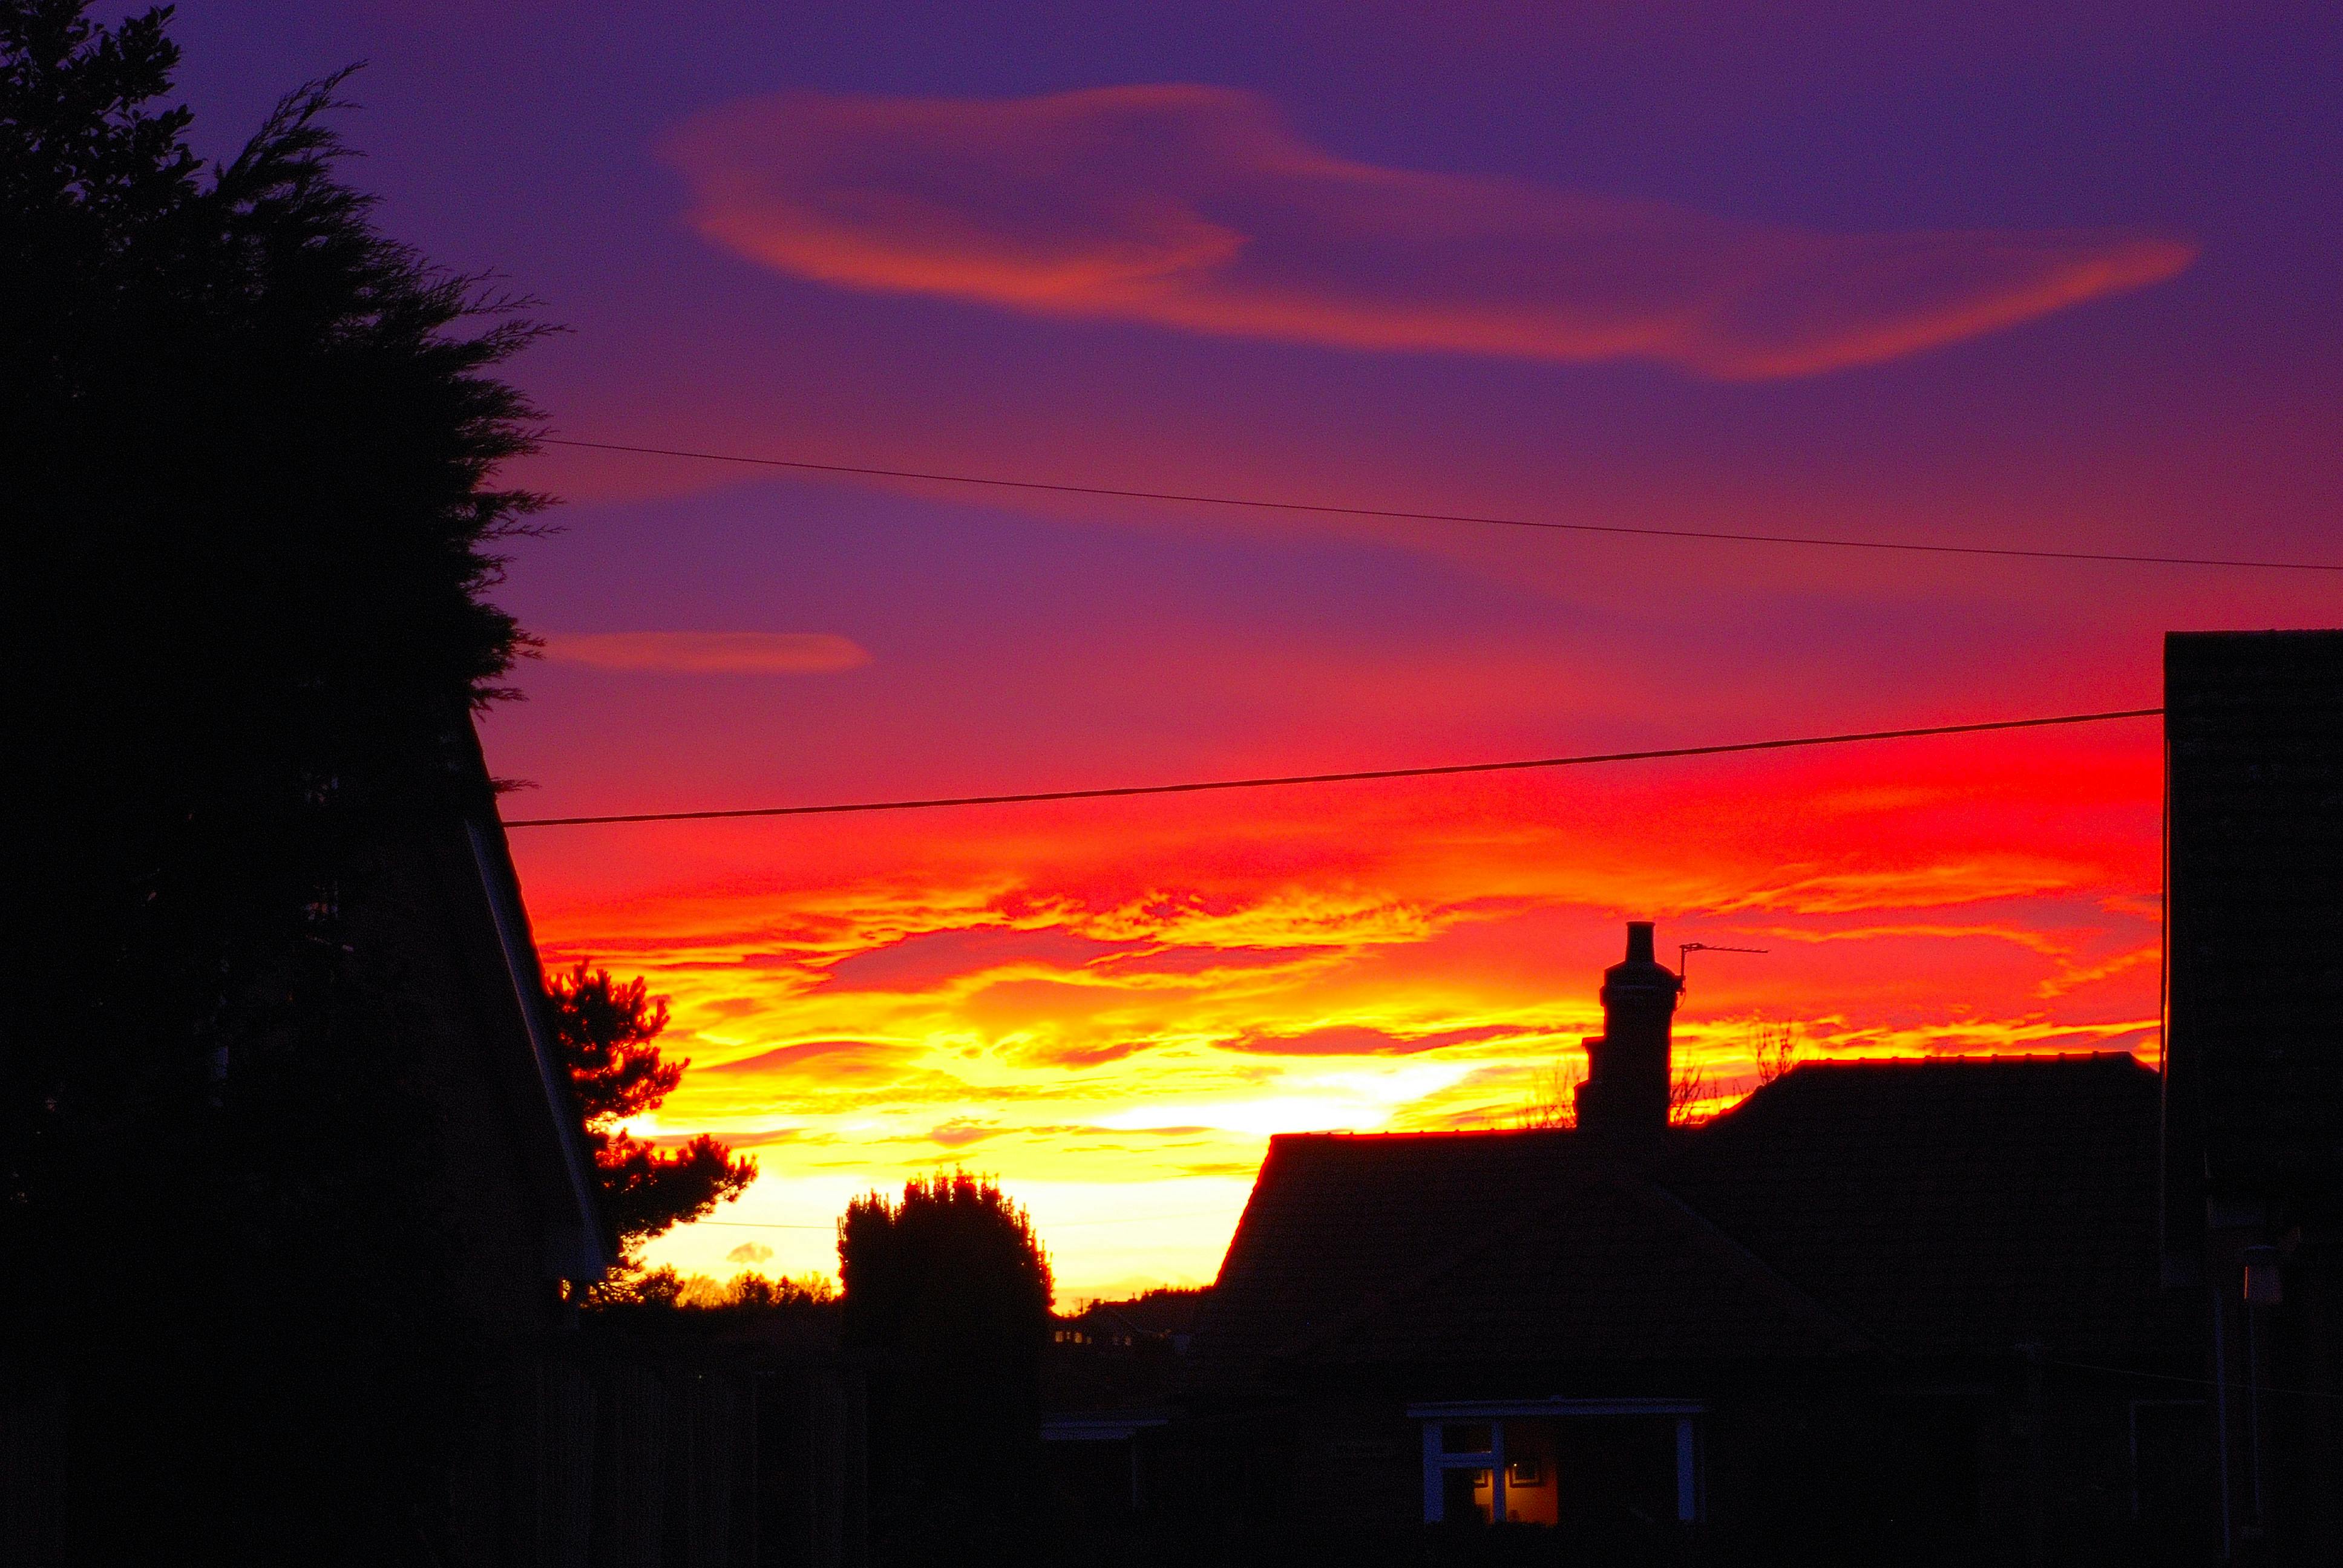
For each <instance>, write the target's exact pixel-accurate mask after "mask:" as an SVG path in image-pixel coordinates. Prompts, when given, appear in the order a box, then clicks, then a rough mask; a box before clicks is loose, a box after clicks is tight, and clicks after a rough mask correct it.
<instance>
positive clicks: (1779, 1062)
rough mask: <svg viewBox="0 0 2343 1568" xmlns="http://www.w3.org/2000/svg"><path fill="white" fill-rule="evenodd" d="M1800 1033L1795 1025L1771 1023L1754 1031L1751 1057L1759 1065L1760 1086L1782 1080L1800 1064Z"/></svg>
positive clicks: (1761, 1023) (1763, 1023)
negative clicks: (1781, 1078)
mask: <svg viewBox="0 0 2343 1568" xmlns="http://www.w3.org/2000/svg"><path fill="white" fill-rule="evenodd" d="M1798 1048H1799V1040H1798V1031H1797V1028H1796V1026H1795V1025H1793V1024H1787V1023H1768V1022H1766V1021H1765V1020H1763V1019H1760V1020H1757V1022H1756V1023H1755V1024H1753V1025H1752V1026H1751V1027H1750V1031H1749V1055H1750V1059H1751V1060H1754V1061H1755V1063H1756V1064H1757V1086H1758V1087H1759V1088H1760V1089H1763V1088H1764V1087H1765V1085H1767V1084H1769V1083H1771V1082H1773V1081H1775V1079H1777V1078H1779V1077H1781V1076H1782V1075H1783V1074H1784V1073H1785V1072H1787V1071H1789V1070H1790V1069H1792V1068H1793V1067H1795V1066H1796V1065H1797V1064H1798Z"/></svg>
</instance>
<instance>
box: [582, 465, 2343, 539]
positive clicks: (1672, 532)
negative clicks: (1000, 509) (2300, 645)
mask: <svg viewBox="0 0 2343 1568" xmlns="http://www.w3.org/2000/svg"><path fill="white" fill-rule="evenodd" d="M538 441H539V442H540V443H541V444H542V445H545V446H548V447H578V448H580V449H583V450H587V451H594V452H631V453H634V454H636V455H637V456H639V457H682V458H688V459H690V460H691V461H694V462H700V463H740V464H746V465H748V466H749V467H759V468H790V469H794V470H796V471H798V472H799V473H806V474H840V475H844V476H848V477H854V478H865V479H913V480H918V481H920V482H921V483H925V484H933V485H978V486H983V487H988V488H991V489H1001V490H1040V491H1046V492H1048V493H1050V494H1052V495H1060V496H1096V497H1102V498H1111V499H1114V500H1121V501H1170V502H1176V503H1179V504H1181V505H1183V506H1195V507H1235V508H1243V509H1245V510H1249V511H1262V512H1307V513H1312V514H1315V515H1318V516H1322V517H1333V518H1378V519H1381V520H1383V521H1390V522H1411V523H1463V524H1469V525H1472V526H1474V527H1478V528H1541V529H1546V530H1550V531H1553V532H1556V533H1571V534H1620V535H1625V536H1628V537H1630V538H1649V539H1705V540H1709V541H1712V542H1718V543H1725V544H1740V545H1788V546H1793V547H1796V548H1812V549H1834V550H1888V551H1900V552H1904V553H1906V554H1917V555H1932V556H1995V557H2002V558H2008V559H2012V560H2029V561H2093V562H2099V563H2102V564H2117V565H2123V566H2151V567H2213V568H2227V569H2230V570H2235V571H2260V572H2343V561H2283V560H2251V559H2241V558H2235V557H2229V556H2160V555H2146V554H2133V553H2129V552H2127V551H2121V550H2044V549H2024V548H2019V547H2017V546H2015V545H1948V544H1941V543H1932V542H1928V541H1924V540H1904V539H1852V538H1839V537H1835V536H1831V535H1808V534H1760V533H1745V532H1740V531H1736V530H1734V529H1727V528H1649V527H1640V526H1635V525H1631V524H1626V523H1562V522H1555V521H1553V520H1551V519H1548V518H1507V517H1495V516H1486V515H1481V514H1476V513H1470V512H1418V511H1410V510H1407V509H1406V508H1399V507H1356V506H1344V505H1342V504H1339V503H1336V502H1331V501H1282V500H1272V499H1270V498H1265V497H1259V496H1214V495H1202V494H1193V493H1190V492H1186V491H1180V490H1137V489H1126V488H1123V487H1120V486H1114V485H1080V484H1074V483H1071V482H1070V481H1061V480H1055V479H1011V478H1001V477H995V476H990V475H983V474H952V473H945V472H942V471H940V470H936V469H924V468H882V467H876V466H873V465H870V464H862V463H824V462H816V461H814V460H813V459H811V458H809V457H749V456H746V455H744V454H741V453H737V452H696V451H692V450H689V449H688V448H684V447H641V446H635V445H632V444H630V443H628V442H624V441H586V440H578V439H575V438H571V437H562V436H540V437H538Z"/></svg>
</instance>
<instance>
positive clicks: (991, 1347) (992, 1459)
mask: <svg viewBox="0 0 2343 1568" xmlns="http://www.w3.org/2000/svg"><path fill="white" fill-rule="evenodd" d="M838 1270H839V1276H840V1280H841V1281H842V1282H844V1286H845V1316H844V1320H843V1322H842V1325H841V1326H842V1330H843V1332H844V1335H845V1340H846V1343H847V1344H848V1345H849V1346H850V1347H853V1348H857V1349H860V1350H863V1351H867V1352H873V1353H874V1356H875V1358H876V1362H875V1367H874V1373H873V1387H872V1395H873V1398H872V1411H871V1452H872V1453H873V1455H874V1456H876V1459H877V1462H879V1463H880V1464H882V1465H883V1466H884V1467H885V1471H886V1473H887V1474H888V1476H889V1477H890V1490H893V1491H894V1493H895V1497H894V1501H892V1502H890V1505H889V1507H888V1508H887V1510H886V1511H885V1513H884V1516H883V1517H882V1518H881V1519H880V1522H879V1524H878V1526H877V1533H878V1534H879V1537H880V1539H879V1543H878V1544H879V1547H880V1552H881V1554H882V1556H883V1557H885V1558H887V1559H889V1560H890V1561H893V1562H897V1563H928V1562H941V1561H968V1560H976V1561H990V1560H994V1559H996V1558H999V1557H1002V1556H1005V1555H1006V1554H1008V1553H1011V1551H1012V1550H1013V1549H1014V1547H1015V1546H1016V1545H1017V1543H1018V1542H1019V1540H1020V1538H1021V1535H1022V1533H1024V1532H1025V1531H1026V1530H1028V1529H1029V1528H1030V1526H1031V1508H1032V1504H1033V1500H1034V1489H1035V1486H1036V1483H1037V1479H1038V1470H1039V1462H1040V1453H1039V1445H1040V1436H1041V1352H1042V1349H1043V1347H1044V1345H1046V1344H1047V1342H1048V1341H1049V1334H1050V1301H1051V1292H1052V1288H1053V1286H1052V1282H1051V1275H1050V1261H1049V1258H1048V1256H1047V1255H1046V1254H1045V1253H1044V1252H1043V1251H1042V1249H1041V1242H1040V1241H1039V1239H1037V1238H1036V1237H1035V1235H1034V1233H1033V1226H1032V1222H1031V1220H1029V1219H1028V1218H1027V1216H1026V1213H1025V1211H1024V1209H1023V1208H1022V1207H1021V1205H1019V1204H1018V1203H1016V1202H1015V1201H1013V1200H1011V1198H1010V1197H1009V1196H1008V1195H1007V1194H1006V1193H1004V1192H1002V1191H1001V1188H1000V1186H999V1185H998V1184H997V1183H996V1182H994V1181H991V1180H990V1179H987V1178H980V1177H975V1176H971V1175H970V1174H969V1173H968V1172H966V1171H951V1172H950V1173H948V1174H947V1173H943V1172H939V1173H937V1174H934V1175H931V1176H928V1177H923V1178H914V1179H913V1180H911V1181H909V1182H907V1183H905V1185H904V1187H903V1196H902V1199H901V1201H894V1202H890V1201H889V1200H888V1198H887V1196H886V1195H885V1194H884V1193H881V1192H870V1193H868V1194H866V1195H865V1196H863V1197H860V1198H858V1199H856V1200H855V1201H853V1202H852V1203H850V1204H849V1205H848V1206H847V1210H846V1213H845V1214H844V1216H843V1217H841V1218H840V1221H839V1222H838ZM971 1554H974V1555H973V1557H971Z"/></svg>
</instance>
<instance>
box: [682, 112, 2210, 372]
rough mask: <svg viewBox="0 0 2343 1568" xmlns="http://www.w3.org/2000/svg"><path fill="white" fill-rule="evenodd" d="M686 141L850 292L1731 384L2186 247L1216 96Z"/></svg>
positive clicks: (775, 240)
mask: <svg viewBox="0 0 2343 1568" xmlns="http://www.w3.org/2000/svg"><path fill="white" fill-rule="evenodd" d="M668 151H669V156H670V157H671V158H672V159H673V160H674V162H675V163H676V164H677V165H678V166H679V167H680V168H681V169H682V170H683V172H684V174H685V175H686V176H687V177H688V178H689V180H690V182H691V185H692V187H693V193H694V198H695V200H694V206H693V209H692V222H693V223H694V225H695V226H697V227H698V229H699V232H700V233H701V234H702V235H703V236H706V237H707V238H709V240H711V241H713V242H714V243H716V244H718V245H720V246H725V247H726V248H728V249H730V250H732V251H735V252H737V253H738V254H739V255H741V256H747V257H749V258H750V259H752V260H755V261H759V262H761V263H764V264H765V265H767V266H772V267H775V268H777V269H779V270H780V271H783V272H788V273H791V274H794V275H797V276H804V277H812V278H818V279H820V280H822V281H825V282H830V283H836V284H842V285H845V286H850V287H856V288H867V289H878V290H889V291H896V292H902V293H916V294H936V295H946V296H951V297H958V298H964V299H976V300H982V301H985V302H987V303H990V304H994V305H1001V306H1006V307H1012V308H1017V309H1022V310H1031V311H1037V312H1042V313H1046V314H1051V315H1061V316H1081V317H1121V318H1125V319H1133V320H1141V321H1150V322H1154V323H1158V324H1160V325H1163V326H1168V327H1182V328H1186V329H1188V330H1192V331H1199V332H1212V333H1222V334H1229V335H1232V336H1242V337H1271V338H1281V339H1286V340H1291V341H1299V342H1308V343H1322V344H1330V345H1335V346H1339V347H1347V348H1363V349H1413V350H1444V351H1451V352H1461V353H1473V354H1492V355H1503V356H1509V357H1519V358H1527V359H1542V360H1553V361H1564V362H1579V361H1592V360H1604V359H1625V358H1635V359H1649V360H1657V361H1661V362H1664V363H1666V364H1671V365H1675V366H1679V367H1684V368H1685V369H1689V370H1693V371H1695V372H1698V373H1700V374H1703V375H1707V376H1713V377H1725V378H1731V379H1750V378H1762V377H1783V376H1803V375H1811V374H1814V373H1816V372H1820V371H1826V370H1835V369H1839V368H1843V367H1847V366H1854V365H1865V364H1873V363H1876V362H1878V361H1880V360H1885V359H1892V358H1896V357H1899V356H1902V355H1906V354H1911V353H1915V352H1917V351H1919V350H1921V349H1925V348H1930V347H1936V346H1937V345H1939V344H1945V343H1950V342H1954V341H1956V340H1958V339H1960V338H1964V337H1974V336H1976V335H1977V334H1979V333H1984V332H1990V331H1994V330H1996V329H1997V328H2000V327H2009V326H2012V325H2015V324H2016V323H2018V322H2021V321H2026V320H2030V319H2032V318H2033V317H2038V316H2043V315H2046V314H2048V313H2050V312H2052V311H2056V310H2059V309H2063V308H2065V307H2067V306H2070V305H2075V304H2078V303H2080V302H2082V301H2084V300H2087V299H2091V298H2095V297H2098V296H2100V295H2105V294H2112V293H2117V292H2120V291H2122V290H2125V289H2130V288H2137V287H2140V286H2145V285H2147V284H2151V283H2157V282H2160V281H2162V280H2163V279H2165V278H2168V277H2170V276H2173V275H2175V274H2176V273H2177V272H2179V271H2181V270H2182V269H2183V268H2184V267H2186V266H2187V265H2188V264H2189V263H2190V262H2191V261H2192V260H2193V259H2194V258H2195V256H2196V254H2197V251H2196V247H2195V246H2193V245H2190V244H2187V243H2186V242H2183V241H2178V240H2174V239H2169V238H2163V237H2157V236H2150V235H2143V234H2137V233H2123V232H2108V231H2081V230H2045V231H2032V232H2003V231H1946V232H1936V233H1916V234H1891V235H1840V234H1825V233H1820V232H1817V231H1814V230H1808V229H1799V228H1793V227H1789V226H1783V225H1777V224H1765V223H1755V222H1749V221H1745V220H1741V219H1735V218H1724V217H1716V216H1710V215H1707V214H1704V213H1699V212H1694V211H1692V210H1690V209H1688V208H1684V207H1680V206H1670V205H1668V204H1665V203H1661V202H1649V201H1632V200H1626V199H1624V198H1620V197H1615V196H1595V195H1589V194H1584V193H1581V192H1574V191H1565V190H1558V189H1554V188H1550V187H1547V186H1538V185H1534V184H1531V183H1529V182H1526V181H1523V180H1517V179H1512V178H1505V177H1498V176H1473V175H1453V174H1433V173H1423V172H1419V171H1415V170H1409V169H1396V168H1384V167H1380V166H1375V165H1372V164H1363V163H1353V162H1351V161H1348V160H1346V159H1343V158H1340V157H1337V156H1333V155H1332V154H1330V153H1326V152H1323V151H1322V150H1320V149H1319V148H1316V147H1313V146H1310V145H1309V144H1308V143H1306V142H1304V141H1302V140H1301V139H1300V138H1299V137H1297V136H1294V135H1293V133H1292V131H1290V130H1289V129H1287V128H1286V127H1285V126H1284V125H1283V124H1282V121H1281V120H1280V119H1279V117H1278V116H1277V115H1276V113H1275V112H1274V110H1273V109H1272V106H1270V105H1269V103H1268V102H1267V101H1266V100H1264V99H1263V98H1262V97H1261V96H1260V95H1256V94H1252V93H1246V92H1240V91H1236V90H1233V89H1230V88H1222V87H1205V86H1190V85H1164V86H1128V87H1104V88H1096V89H1091V90H1089V91H1085V92H1075V93H1061V94H1055V95H1048V96H1043V97H1037V98H1022V99H1012V100H1007V101H982V100H972V99H942V98H857V97H835V96H827V95H808V94H791V95H784V96H780V97H774V98H763V99H757V100H752V101H749V102H746V103H739V104H733V105H729V106H724V107H721V108H718V109H715V110H711V111H709V112H708V113H706V114H703V115H701V116H698V117H696V118H695V119H693V120H691V121H690V122H689V123H688V124H686V125H685V126H683V127H682V128H681V129H680V130H679V132H678V133H677V134H676V136H674V137H673V138H672V139H671V141H670V142H669V148H668Z"/></svg>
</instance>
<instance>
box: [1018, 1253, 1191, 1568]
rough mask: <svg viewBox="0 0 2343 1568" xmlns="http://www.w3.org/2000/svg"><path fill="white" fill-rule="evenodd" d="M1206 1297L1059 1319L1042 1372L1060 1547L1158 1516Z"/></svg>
mask: <svg viewBox="0 0 2343 1568" xmlns="http://www.w3.org/2000/svg"><path fill="white" fill-rule="evenodd" d="M1211 1293H1212V1292H1210V1291H1208V1290H1176V1289H1172V1288H1168V1287H1167V1288H1164V1289H1161V1290H1153V1291H1149V1292H1146V1293H1145V1294H1143V1295H1139V1296H1133V1297H1131V1299H1129V1300H1128V1301H1121V1302H1091V1303H1090V1304H1088V1305H1087V1306H1085V1307H1084V1308H1083V1309H1082V1310H1081V1312H1071V1313H1068V1314H1065V1315H1063V1316H1061V1317H1059V1318H1058V1319H1057V1320H1056V1321H1055V1322H1054V1323H1053V1325H1052V1327H1051V1342H1050V1347H1049V1351H1048V1353H1047V1354H1046V1355H1045V1356H1044V1357H1043V1359H1042V1363H1041V1441H1042V1460H1043V1464H1044V1466H1045V1468H1046V1470H1047V1483H1048V1496H1049V1505H1050V1507H1051V1512H1052V1513H1053V1515H1054V1517H1055V1518H1056V1520H1057V1522H1058V1533H1059V1534H1060V1536H1061V1538H1064V1537H1066V1536H1067V1535H1069V1534H1079V1533H1080V1532H1081V1531H1082V1530H1083V1529H1085V1528H1091V1529H1101V1528H1102V1529H1107V1530H1111V1529H1112V1528H1113V1527H1115V1526H1118V1525H1123V1524H1128V1523H1132V1522H1134V1521H1136V1520H1138V1519H1140V1518H1141V1517H1142V1516H1147V1515H1150V1514H1151V1513H1154V1512H1155V1511H1156V1509H1157V1506H1158V1504H1159V1503H1160V1502H1161V1497H1160V1490H1161V1489H1160V1486H1159V1484H1158V1473H1159V1471H1160V1469H1161V1445H1162V1440H1163V1438H1164V1436H1165V1429H1166V1428H1167V1427H1168V1426H1169V1425H1170V1424H1171V1421H1172V1408H1173V1402H1174V1399H1175V1397H1176V1395H1177V1392H1178V1385H1179V1381H1180V1370H1181V1364H1182V1359H1183V1358H1184V1357H1185V1356H1186V1354H1187V1351H1188V1345H1189V1342H1190V1340H1191V1338H1192V1335H1193V1334H1194V1332H1195V1327H1196V1320H1197V1318H1198V1316H1199V1314H1200V1313H1201V1312H1202V1309H1203V1303H1204V1302H1205V1300H1206V1298H1208V1297H1209V1296H1210V1295H1211Z"/></svg>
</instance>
